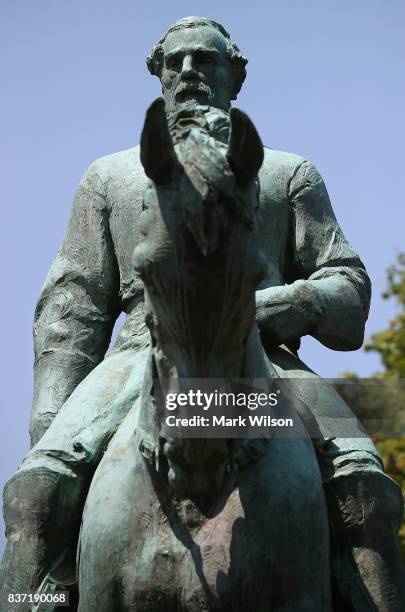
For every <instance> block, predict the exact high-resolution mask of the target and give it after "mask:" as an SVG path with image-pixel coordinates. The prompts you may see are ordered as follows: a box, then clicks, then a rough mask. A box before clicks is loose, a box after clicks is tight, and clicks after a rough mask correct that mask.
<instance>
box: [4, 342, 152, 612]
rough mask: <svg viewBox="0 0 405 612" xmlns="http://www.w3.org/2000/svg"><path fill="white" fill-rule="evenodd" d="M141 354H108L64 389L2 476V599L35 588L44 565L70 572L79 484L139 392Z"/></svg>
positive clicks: (64, 577) (68, 575)
mask: <svg viewBox="0 0 405 612" xmlns="http://www.w3.org/2000/svg"><path fill="white" fill-rule="evenodd" d="M147 355H148V351H146V350H145V351H142V352H136V351H135V350H134V349H128V350H125V351H122V352H114V353H112V354H110V355H109V356H108V357H107V358H106V359H105V360H104V361H103V362H102V363H101V364H100V365H99V366H98V367H97V368H95V369H94V370H93V371H92V372H91V373H90V374H89V375H88V376H87V377H86V378H85V380H84V381H83V382H82V383H81V384H80V385H79V386H78V387H77V389H76V390H75V391H74V393H72V395H71V396H70V398H69V399H68V400H67V401H66V403H65V404H64V406H63V407H62V408H61V410H60V412H59V413H58V415H57V416H56V417H55V419H54V421H53V422H52V424H51V425H50V427H49V429H48V430H47V431H46V433H45V434H44V435H43V437H42V438H41V440H40V441H39V442H38V443H37V444H36V445H35V446H34V447H33V448H32V449H31V451H30V452H29V454H28V455H27V457H26V459H25V460H24V462H23V464H22V466H21V468H20V469H19V470H18V472H17V473H16V474H15V475H14V476H13V477H12V478H11V479H10V480H9V481H8V483H7V484H6V486H5V489H4V504H3V512H4V520H5V525H6V535H7V547H6V552H5V555H4V558H3V562H2V567H1V575H0V593H1V596H2V597H3V601H2V602H1V603H2V605H4V594H7V593H27V592H33V591H36V590H37V589H38V587H39V585H40V584H41V582H42V580H43V579H44V577H45V576H46V575H47V574H48V573H49V572H51V573H52V572H53V573H54V574H55V578H57V579H60V580H61V581H62V582H63V581H65V582H69V581H71V580H72V579H73V578H74V575H75V567H74V565H75V552H76V545H77V537H78V532H79V527H80V521H81V515H82V510H83V504H84V501H85V497H86V494H87V489H88V487H89V485H90V482H91V478H92V475H93V473H94V470H95V468H96V466H97V463H98V461H99V459H100V457H101V454H102V453H103V451H104V450H105V448H106V446H107V444H108V442H109V440H110V439H111V437H112V436H113V435H114V433H115V431H116V430H117V428H118V426H119V424H120V423H121V421H122V420H123V418H124V417H125V416H126V414H127V413H128V411H129V410H130V408H131V407H132V406H133V405H134V403H135V401H136V399H137V398H138V397H139V395H140V392H141V388H142V381H143V376H144V371H145V366H146V361H147ZM6 605H7V604H6ZM3 609H4V610H14V609H15V606H12V605H11V604H10V606H8V607H4V608H3V607H2V608H1V610H2V611H3ZM19 609H20V610H21V609H23V608H21V607H20V608H19Z"/></svg>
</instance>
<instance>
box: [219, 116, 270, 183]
mask: <svg viewBox="0 0 405 612" xmlns="http://www.w3.org/2000/svg"><path fill="white" fill-rule="evenodd" d="M230 121H231V126H230V128H231V129H230V135H229V145H228V153H227V157H228V161H229V163H230V165H231V168H232V170H233V172H234V174H235V176H236V180H237V182H238V183H239V184H240V185H241V186H245V185H247V184H248V183H249V181H251V180H252V179H253V178H254V177H255V176H256V175H257V173H258V172H259V170H260V166H261V165H262V163H263V158H264V153H263V144H262V141H261V140H260V136H259V134H258V133H257V130H256V128H255V126H254V125H253V123H252V122H251V120H250V119H249V117H248V116H247V115H246V114H245V113H244V112H243V111H241V110H239V109H238V108H232V109H231V112H230Z"/></svg>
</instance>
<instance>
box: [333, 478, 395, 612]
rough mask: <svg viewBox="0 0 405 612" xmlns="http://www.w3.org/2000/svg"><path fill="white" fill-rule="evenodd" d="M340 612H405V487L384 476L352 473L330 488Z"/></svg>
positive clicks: (335, 585)
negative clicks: (403, 535)
mask: <svg viewBox="0 0 405 612" xmlns="http://www.w3.org/2000/svg"><path fill="white" fill-rule="evenodd" d="M325 493H326V499H327V504H328V513H329V523H330V529H331V549H332V550H331V555H332V559H331V567H332V586H333V595H334V606H335V607H334V609H335V610H336V612H371V611H378V612H404V610H405V573H404V568H403V566H402V563H401V559H400V554H399V544H398V530H399V527H400V525H401V521H402V517H403V509H404V504H403V496H402V492H401V489H400V487H399V486H398V485H397V483H396V482H394V481H393V480H392V479H391V478H389V477H388V476H387V475H386V474H384V473H383V472H381V473H379V472H353V473H352V474H351V475H349V476H340V477H336V478H334V479H332V480H331V481H330V482H329V483H328V484H327V485H326V486H325Z"/></svg>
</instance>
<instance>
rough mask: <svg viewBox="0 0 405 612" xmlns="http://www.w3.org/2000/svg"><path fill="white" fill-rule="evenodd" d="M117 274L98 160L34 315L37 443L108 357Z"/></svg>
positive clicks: (34, 435)
mask: <svg viewBox="0 0 405 612" xmlns="http://www.w3.org/2000/svg"><path fill="white" fill-rule="evenodd" d="M118 284H119V275H118V271H117V265H116V261H115V255H114V249H113V245H112V240H111V236H110V231H109V210H108V207H107V203H106V199H105V197H104V195H103V183H102V180H101V177H100V174H99V173H98V172H97V162H95V163H94V164H93V165H92V166H90V168H89V170H88V171H87V172H86V173H85V175H84V177H83V178H82V180H81V182H80V185H79V187H78V190H77V192H76V196H75V200H74V203H73V209H72V212H71V217H70V221H69V225H68V229H67V232H66V236H65V238H64V241H63V244H62V247H61V248H60V250H59V252H58V254H57V256H56V258H55V260H54V262H53V264H52V267H51V269H50V271H49V274H48V276H47V279H46V281H45V284H44V286H43V288H42V291H41V294H40V297H39V300H38V303H37V306H36V310H35V318H34V350H35V364H34V400H33V408H32V414H31V423H30V434H31V443H32V445H33V444H35V443H36V442H37V441H38V440H39V439H40V438H41V436H42V435H43V434H44V432H45V431H46V429H47V428H48V427H49V425H50V423H51V422H52V420H53V419H54V417H55V415H56V414H57V412H58V411H59V409H60V407H61V406H62V405H63V404H64V402H65V401H66V400H67V398H68V397H69V395H70V394H71V393H72V391H73V390H74V389H75V388H76V387H77V385H78V384H79V383H80V382H81V381H82V380H83V379H84V378H85V376H87V374H88V373H89V372H90V371H91V370H92V369H93V368H94V367H95V366H96V365H97V364H98V363H100V361H101V360H102V359H103V357H104V355H105V352H106V350H107V348H108V345H109V342H110V339H111V334H112V329H113V326H114V323H115V320H116V318H117V316H118V314H119V300H118Z"/></svg>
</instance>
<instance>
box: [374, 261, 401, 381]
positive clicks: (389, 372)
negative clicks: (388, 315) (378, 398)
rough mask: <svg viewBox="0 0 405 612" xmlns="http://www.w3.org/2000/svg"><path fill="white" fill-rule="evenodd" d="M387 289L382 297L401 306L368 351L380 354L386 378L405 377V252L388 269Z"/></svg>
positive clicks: (376, 336) (375, 337)
mask: <svg viewBox="0 0 405 612" xmlns="http://www.w3.org/2000/svg"><path fill="white" fill-rule="evenodd" d="M387 281H388V282H387V285H388V287H387V290H386V291H385V292H384V293H383V295H382V297H383V298H384V299H386V300H388V299H391V298H394V299H395V300H396V302H397V304H398V306H399V312H398V314H397V315H396V316H395V317H394V318H393V319H392V321H390V323H389V325H388V329H386V330H384V331H380V332H377V333H376V334H373V335H372V336H371V338H370V339H369V340H368V342H367V343H366V346H365V350H366V351H374V352H376V353H378V354H379V355H380V358H381V361H382V364H383V366H384V368H385V370H384V372H383V373H382V376H384V377H386V378H405V253H401V254H400V255H398V257H397V262H396V264H394V265H392V266H390V267H389V268H388V270H387Z"/></svg>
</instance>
